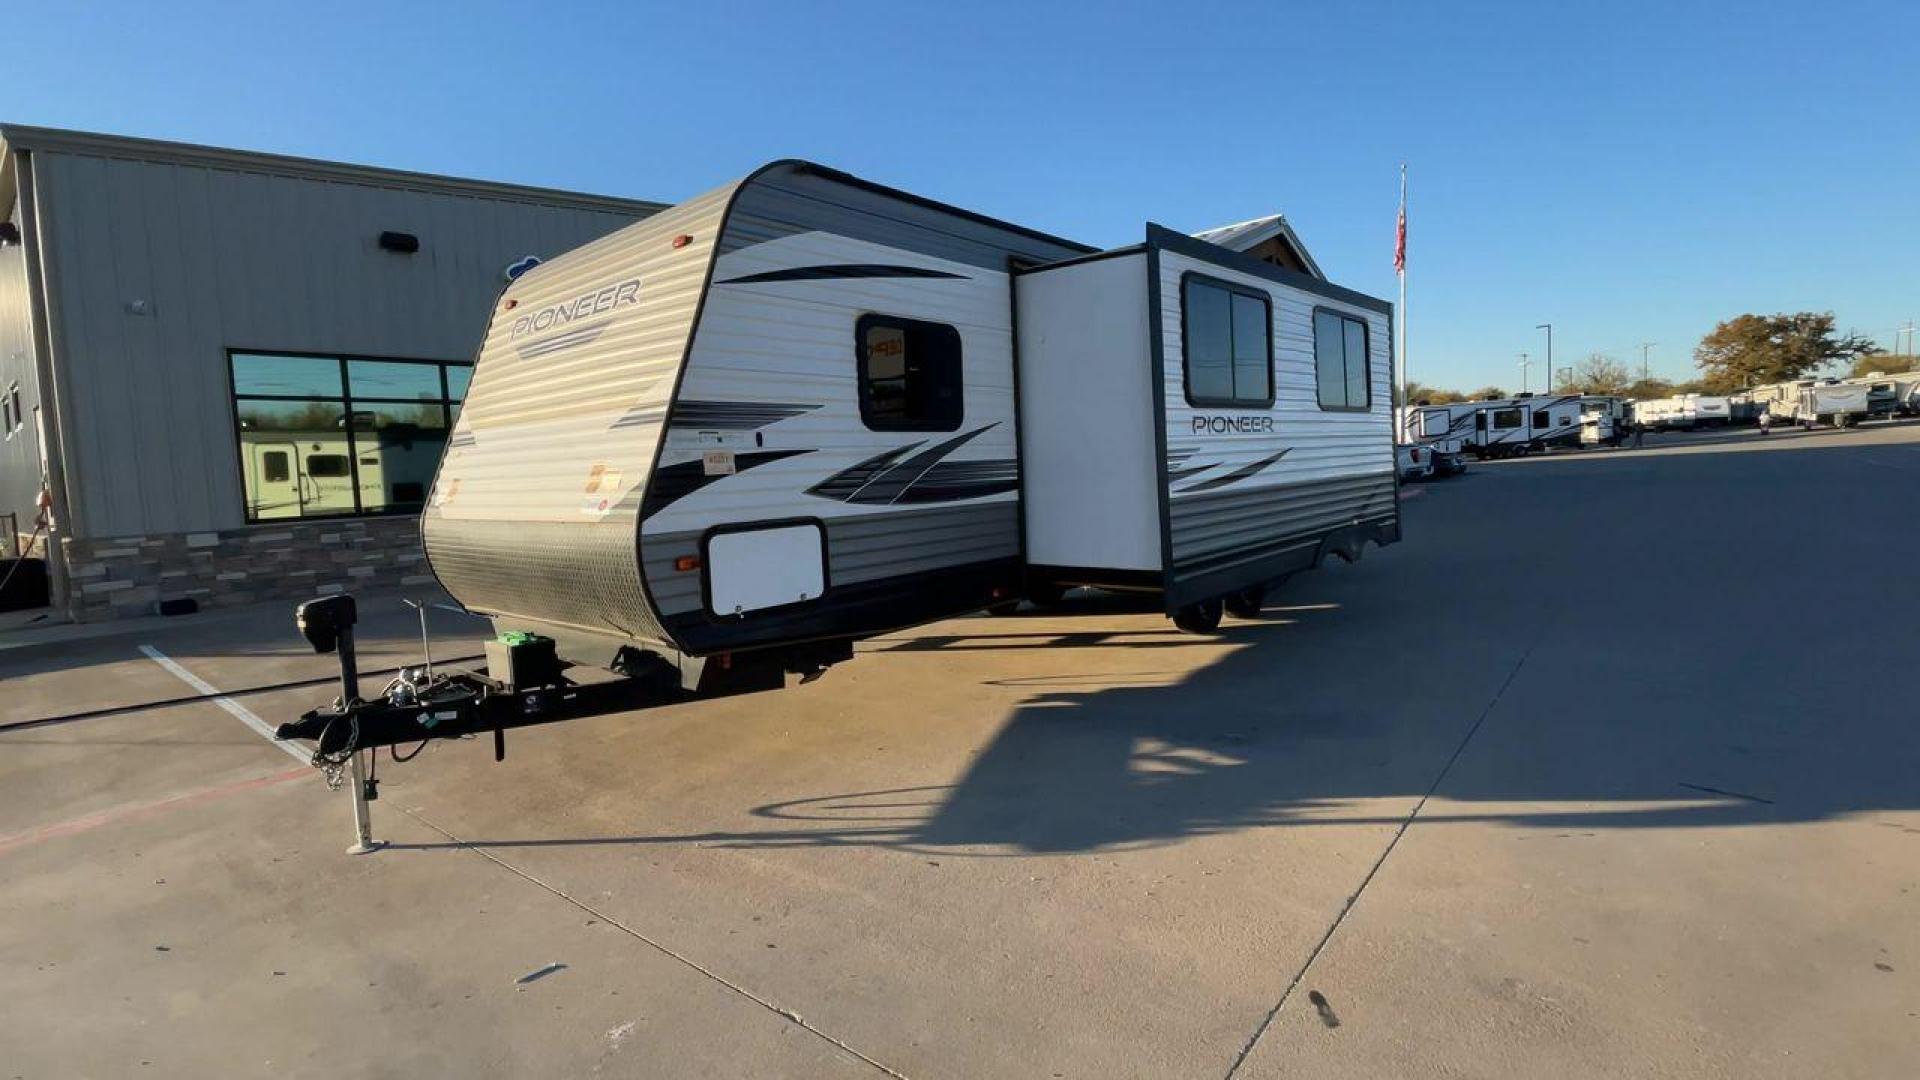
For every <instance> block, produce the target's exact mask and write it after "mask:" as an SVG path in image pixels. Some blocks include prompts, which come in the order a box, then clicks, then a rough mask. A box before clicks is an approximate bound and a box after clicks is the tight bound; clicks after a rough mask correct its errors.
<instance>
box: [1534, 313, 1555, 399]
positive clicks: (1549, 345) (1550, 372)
mask: <svg viewBox="0 0 1920 1080" xmlns="http://www.w3.org/2000/svg"><path fill="white" fill-rule="evenodd" d="M1534 329H1535V330H1545V331H1546V332H1547V393H1549V394H1551V393H1553V324H1552V323H1550V322H1543V323H1541V324H1540V325H1539V326H1536V327H1534Z"/></svg>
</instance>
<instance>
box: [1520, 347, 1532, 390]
mask: <svg viewBox="0 0 1920 1080" xmlns="http://www.w3.org/2000/svg"><path fill="white" fill-rule="evenodd" d="M1532 363H1533V361H1532V360H1530V359H1528V358H1527V354H1526V353H1521V354H1520V392H1521V393H1523V394H1524V393H1526V392H1527V366H1528V365H1529V364H1532Z"/></svg>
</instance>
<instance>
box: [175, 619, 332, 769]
mask: <svg viewBox="0 0 1920 1080" xmlns="http://www.w3.org/2000/svg"><path fill="white" fill-rule="evenodd" d="M140 651H141V652H143V653H145V654H146V657H147V659H149V660H151V661H153V662H154V663H156V664H159V665H160V666H161V667H163V668H166V669H167V671H168V672H169V673H170V674H171V675H172V676H173V677H174V678H176V679H179V680H180V681H181V682H183V683H186V684H187V685H188V686H191V687H193V688H194V689H195V690H198V691H200V692H201V693H203V694H206V695H208V696H209V697H212V698H213V703H214V704H215V705H218V706H220V707H221V708H222V709H225V710H226V711H227V712H229V713H231V714H232V715H234V716H235V717H238V718H239V720H240V722H241V723H243V724H245V725H247V726H248V727H250V728H252V729H253V730H254V731H256V732H258V733H259V734H260V735H261V737H263V738H265V739H266V740H267V741H268V742H270V743H272V744H273V745H274V746H276V747H278V748H279V749H281V750H284V751H286V753H287V756H288V757H291V758H293V759H294V760H295V761H298V762H300V763H301V764H302V765H305V764H307V762H308V760H309V758H310V756H311V755H309V754H308V753H307V751H305V750H302V749H300V748H299V747H297V746H295V745H293V744H292V743H289V742H282V741H280V740H279V739H278V738H275V737H274V734H273V725H271V724H269V723H267V722H266V721H265V720H262V719H260V718H259V717H258V716H255V715H254V714H253V710H251V709H249V708H247V707H246V706H245V705H242V704H240V703H239V702H237V701H235V700H233V699H232V698H230V697H227V696H226V695H225V694H222V693H221V692H220V688H219V687H217V686H215V685H213V684H212V683H210V682H208V681H207V680H205V679H202V678H201V677H200V676H198V675H195V674H194V673H193V672H191V671H188V670H187V669H186V668H183V667H181V666H180V665H179V664H176V663H174V662H173V659H172V658H171V657H169V656H168V655H167V654H166V653H163V652H161V651H160V650H159V649H156V648H154V647H153V646H151V645H142V646H140Z"/></svg>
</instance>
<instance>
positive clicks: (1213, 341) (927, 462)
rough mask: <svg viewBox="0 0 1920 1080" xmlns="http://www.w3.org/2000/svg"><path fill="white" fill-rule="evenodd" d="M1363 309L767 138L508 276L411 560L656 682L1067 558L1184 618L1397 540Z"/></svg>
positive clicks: (1023, 584)
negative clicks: (1334, 558)
mask: <svg viewBox="0 0 1920 1080" xmlns="http://www.w3.org/2000/svg"><path fill="white" fill-rule="evenodd" d="M1390 311H1391V306H1390V305H1388V304H1386V303H1385V302H1383V301H1380V300H1376V299H1374V298H1372V297H1368V296H1364V295H1362V294H1360V293H1357V292H1353V291H1351V290H1348V289H1343V288H1341V287H1339V286H1336V285H1332V284H1329V283H1328V282H1326V281H1325V280H1323V279H1321V278H1319V277H1317V276H1314V275H1312V274H1309V273H1303V272H1298V271H1293V270H1288V269H1284V268H1281V267H1278V266H1274V265H1271V264H1269V263H1266V262H1262V261H1260V260H1258V259H1256V258H1253V257H1250V256H1247V255H1243V254H1240V253H1237V252H1233V251H1229V250H1226V249H1224V248H1220V247H1217V246H1215V245H1212V244H1208V243H1205V242H1203V241H1200V240H1196V239H1194V238H1192V237H1188V236H1185V235H1182V234H1179V233H1174V232H1171V231H1169V230H1166V229H1161V228H1159V227H1157V226H1152V225H1149V226H1148V227H1147V230H1146V236H1145V240H1144V242H1142V243H1140V244H1137V245H1134V246H1132V247H1127V248H1122V249H1119V250H1115V251H1107V252H1096V251H1094V250H1093V249H1090V248H1087V247H1085V246H1083V245H1078V244H1074V243H1071V242H1069V241H1065V240H1061V239H1058V238H1055V237H1051V236H1048V235H1045V234H1043V233H1039V232H1035V231H1032V230H1029V229H1025V228H1022V227H1019V226H1015V225H1010V224H1007V223H1005V222H1000V221H996V220H993V219H991V218H986V217H982V216H980V215H977V214H973V213H969V212H967V211H964V210H959V209H956V208H954V207H951V206H946V205H944V204H940V203H936V202H932V201H929V200H926V199H923V198H920V197H917V196H914V195H910V194H907V193H905V192H901V191H896V190H893V189H890V188H885V187H882V186H880V185H877V184H873V183H870V182H867V181H864V180H860V179H857V178H855V177H852V176H848V175H846V174H844V173H839V172H836V171H833V170H829V169H825V168H821V167H819V166H816V165H811V164H808V163H804V162H797V161H784V162H777V163H775V164H772V165H769V166H767V167H765V168H763V169H761V170H760V171H758V172H756V173H754V174H753V175H751V176H749V177H747V178H746V179H745V180H742V181H740V182H738V183H735V184H731V185H728V186H727V187H724V188H721V189H719V190H717V191H715V192H712V193H709V194H707V195H704V196H701V197H699V198H696V199H694V200H691V201H689V202H687V203H684V204H682V205H680V206H677V207H674V208H671V209H668V210H665V211H662V212H661V213H659V214H657V215H655V216H653V217H650V218H647V219H645V220H643V221H640V222H637V223H635V224H633V225H630V226H628V227H626V228H624V229H622V230H620V231H618V232H615V233H613V234H611V235H609V236H607V237H604V238H602V239H600V240H597V241H595V242H593V243H590V244H588V245H586V246H584V247H581V248H579V249H577V250H575V251H573V252H570V253H568V254H565V255H562V256H560V257H558V258H555V259H553V260H552V261H550V262H547V263H545V264H542V265H541V266H539V267H536V268H535V269H533V270H531V271H529V272H527V273H526V274H524V275H523V276H521V277H520V278H518V279H517V280H516V281H514V282H513V283H512V284H511V285H509V286H508V287H507V289H506V291H505V293H504V294H503V295H502V296H501V298H500V301H499V303H498V304H497V305H496V309H495V314H494V318H493V322H492V325H491V327H490V328H489V330H488V332H487V335H486V338H485V340H484V342H483V344H482V346H481V348H480V351H479V354H478V357H477V361H476V366H475V369H474V377H473V383H472V386H471V388H470V390H469V392H468V396H467V399H466V402H465V405H464V408H463V410H462V412H461V414H460V417H459V419H458V421H457V422H456V423H455V425H454V428H453V431H452V434H451V438H450V440H449V443H448V448H447V453H446V456H445V458H444V459H443V461H442V463H441V465H440V470H439V473H438V475H437V477H436V479H435V482H434V485H433V490H432V493H431V495H430V497H429V500H428V506H427V509H426V511H425V513H424V515H423V518H422V532H423V536H424V540H425V546H426V550H427V556H428V560H429V562H430V564H431V566H432V569H433V571H434V573H435V574H436V575H437V576H438V578H439V580H440V582H441V583H442V585H444V586H445V588H446V589H447V591H448V592H449V593H451V594H452V595H453V596H454V597H456V598H457V599H458V600H460V601H461V603H463V604H464V605H466V606H467V607H468V608H469V609H471V610H473V611H476V612H481V613H485V614H488V615H491V616H493V618H494V620H495V624H496V626H498V627H500V628H501V629H503V630H506V629H519V630H530V631H535V632H538V633H542V634H545V635H547V636H549V637H552V638H553V639H555V641H556V642H558V643H559V646H560V651H561V653H562V655H564V656H566V657H567V658H569V659H572V660H576V661H579V662H587V663H596V664H602V665H606V666H612V667H615V668H616V669H619V670H633V668H634V666H635V665H636V664H638V663H650V664H651V663H657V661H656V660H650V659H648V658H649V656H651V657H654V658H664V659H665V660H667V661H668V662H671V663H674V664H676V665H678V667H679V670H680V672H681V676H682V678H683V679H685V680H692V679H698V678H701V677H702V676H701V674H700V673H701V672H702V670H703V669H705V670H710V669H712V668H714V667H716V666H718V667H719V668H722V669H725V670H728V671H732V672H735V673H736V674H738V672H739V671H740V670H742V669H751V670H754V671H759V672H765V673H767V674H766V678H770V679H771V680H772V681H773V682H774V683H776V684H777V682H778V681H779V679H780V676H781V673H782V672H783V671H785V672H801V673H807V674H811V673H813V672H816V671H818V670H819V669H820V668H821V667H823V666H824V665H826V664H828V663H831V662H834V661H836V660H840V659H844V658H846V657H847V656H848V655H850V654H851V644H850V643H851V642H852V641H853V640H854V639H857V638H860V637H864V636H869V635H872V634H875V633H879V632H883V631H886V630H889V629H894V628H898V627H902V626H907V625H912V624H915V623H920V622H925V621H929V620H932V619H937V618H942V617H946V616H950V615H955V614H960V613H964V612H968V611H974V610H978V609H980V608H983V607H987V606H990V605H993V604H996V603H1001V602H1005V601H1007V600H1009V599H1013V598H1017V597H1018V596H1019V595H1021V594H1022V593H1023V592H1033V593H1036V594H1040V595H1045V594H1047V593H1049V592H1052V591H1055V590H1058V589H1060V588H1062V587H1064V586H1069V585H1078V584H1094V585H1100V586H1106V587H1113V588H1126V589H1137V590H1142V591H1151V592H1154V593H1157V594H1159V595H1160V596H1161V597H1162V599H1163V602H1164V605H1165V607H1166V610H1167V611H1168V613H1169V614H1171V615H1173V616H1174V617H1175V619H1176V621H1177V622H1178V623H1179V625H1180V626H1181V627H1182V628H1183V629H1195V630H1205V629H1209V628H1211V626H1212V625H1213V624H1215V623H1217V621H1218V620H1219V618H1220V612H1221V610H1222V608H1223V607H1228V608H1229V609H1231V610H1235V611H1238V612H1249V611H1252V610H1254V609H1256V608H1257V607H1258V605H1259V602H1260V600H1261V597H1262V593H1263V590H1264V588H1265V587H1266V585H1267V583H1269V582H1271V581H1273V580H1275V579H1278V578H1282V577H1284V576H1286V575H1287V574H1290V573H1292V572H1294V571H1296V570H1300V569H1304V568H1307V567H1310V566H1313V565H1315V564H1316V563H1318V562H1319V561H1320V559H1322V558H1323V557H1324V556H1325V555H1326V554H1329V553H1332V554H1338V555H1341V556H1343V557H1346V558H1353V557H1356V556H1357V555H1358V554H1359V552H1360V550H1361V549H1362V547H1363V545H1364V544H1365V543H1366V542H1367V541H1369V540H1371V541H1374V542H1375V543H1381V544H1384V543H1390V542H1393V541H1395V540H1397V539H1398V538H1399V516H1398V506H1397V492H1396V488H1395V480H1394V451H1393V438H1392V417H1391V413H1390V409H1389V400H1390V399H1389V393H1388V377H1389V376H1388V373H1389V371H1390V363H1389V358H1390V356H1391V352H1392V343H1391V338H1390V336H1389V330H1388V327H1389V325H1390V322H1391V319H1390ZM716 656H724V657H725V658H726V659H725V660H724V662H721V663H719V664H718V665H715V664H710V663H705V662H704V660H703V659H701V658H709V657H716ZM755 677H756V678H759V677H760V676H755Z"/></svg>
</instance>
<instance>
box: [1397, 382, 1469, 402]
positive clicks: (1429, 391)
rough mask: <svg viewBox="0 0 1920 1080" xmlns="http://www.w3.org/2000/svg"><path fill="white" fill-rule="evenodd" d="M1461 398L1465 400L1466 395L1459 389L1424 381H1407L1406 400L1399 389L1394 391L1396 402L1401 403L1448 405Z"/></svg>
mask: <svg viewBox="0 0 1920 1080" xmlns="http://www.w3.org/2000/svg"><path fill="white" fill-rule="evenodd" d="M1461 400H1464V396H1463V395H1462V394H1461V393H1460V391H1458V390H1445V389H1442V388H1440V387H1438V386H1428V385H1427V384H1426V383H1422V382H1409V383H1407V400H1406V401H1405V402H1403V401H1401V400H1400V394H1399V391H1397V390H1396V391H1395V392H1394V403H1395V404H1400V405H1404V404H1406V403H1407V402H1412V403H1414V404H1418V403H1420V402H1422V401H1424V402H1426V403H1427V404H1429V405H1446V404H1449V403H1451V402H1455V401H1461Z"/></svg>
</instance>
